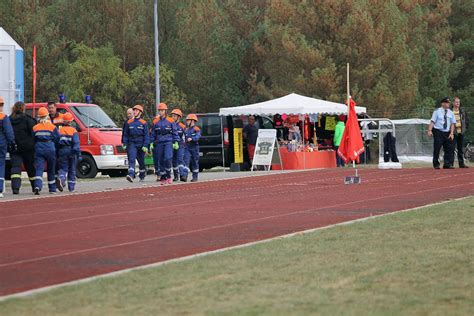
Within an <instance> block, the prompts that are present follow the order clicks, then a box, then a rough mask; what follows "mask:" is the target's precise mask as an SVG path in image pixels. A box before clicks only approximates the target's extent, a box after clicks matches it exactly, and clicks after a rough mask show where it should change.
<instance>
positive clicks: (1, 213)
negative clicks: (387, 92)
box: [0, 168, 474, 296]
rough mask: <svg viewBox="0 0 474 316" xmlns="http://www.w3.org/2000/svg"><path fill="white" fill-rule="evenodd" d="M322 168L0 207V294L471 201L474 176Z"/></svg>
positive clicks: (461, 172)
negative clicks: (355, 178)
mask: <svg viewBox="0 0 474 316" xmlns="http://www.w3.org/2000/svg"><path fill="white" fill-rule="evenodd" d="M351 172H352V171H350V170H348V169H345V170H341V169H328V170H319V171H307V172H297V173H286V174H278V175H268V176H260V177H252V178H242V179H233V180H222V181H215V182H202V183H197V184H187V185H175V186H168V187H148V188H140V189H127V190H121V191H113V192H100V193H90V194H82V195H71V196H57V197H51V198H44V199H36V200H24V201H12V202H4V203H0V296H3V295H8V294H13V293H17V292H22V291H26V290H30V289H35V288H40V287H44V286H48V285H54V284H59V283H63V282H68V281H73V280H78V279H82V278H86V277H90V276H94V275H100V274H104V273H109V272H113V271H117V270H122V269H126V268H131V267H136V266H141V265H145V264H150V263H154V262H160V261H164V260H168V259H172V258H178V257H183V256H187V255H191V254H196V253H200V252H205V251H210V250H215V249H219V248H224V247H229V246H234V245H239V244H244V243H248V242H252V241H257V240H262V239H266V238H270V237H275V236H279V235H284V234H288V233H292V232H297V231H302V230H305V229H310V228H316V227H322V226H327V225H331V224H335V223H341V222H345V221H350V220H354V219H358V218H363V217H369V216H373V215H379V214H384V213H389V212H394V211H398V210H403V209H407V208H412V207H416V206H421V205H425V204H429V203H433V202H439V201H443V200H446V199H450V198H460V197H464V196H469V195H473V194H474V185H473V184H474V168H473V169H464V170H460V169H456V170H433V169H405V170H376V169H366V170H362V171H361V172H360V174H361V177H362V181H363V182H362V184H361V185H351V186H347V185H344V184H342V182H343V176H344V175H347V174H350V173H351Z"/></svg>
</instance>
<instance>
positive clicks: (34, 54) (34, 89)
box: [32, 45, 36, 118]
mask: <svg viewBox="0 0 474 316" xmlns="http://www.w3.org/2000/svg"><path fill="white" fill-rule="evenodd" d="M32 70H33V76H32V77H33V118H35V117H36V45H33V69H32Z"/></svg>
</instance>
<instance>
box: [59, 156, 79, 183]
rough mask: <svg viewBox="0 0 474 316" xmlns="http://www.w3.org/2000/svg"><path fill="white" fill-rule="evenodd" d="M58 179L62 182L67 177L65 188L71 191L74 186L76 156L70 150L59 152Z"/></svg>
mask: <svg viewBox="0 0 474 316" xmlns="http://www.w3.org/2000/svg"><path fill="white" fill-rule="evenodd" d="M58 159H59V161H58V165H59V180H60V181H61V183H64V182H65V181H66V179H67V188H68V190H69V191H70V192H73V191H74V189H75V187H76V168H77V156H76V154H75V153H73V152H72V151H71V152H69V155H67V154H61V153H60V154H59V156H58Z"/></svg>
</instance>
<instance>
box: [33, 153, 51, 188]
mask: <svg viewBox="0 0 474 316" xmlns="http://www.w3.org/2000/svg"><path fill="white" fill-rule="evenodd" d="M45 164H46V165H47V167H48V169H47V172H48V188H49V192H56V151H55V150H54V149H52V150H41V151H39V150H36V151H35V169H36V177H35V188H38V189H39V190H40V191H41V190H42V189H43V171H44V165H45Z"/></svg>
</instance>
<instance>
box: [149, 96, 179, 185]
mask: <svg viewBox="0 0 474 316" xmlns="http://www.w3.org/2000/svg"><path fill="white" fill-rule="evenodd" d="M167 110H168V106H167V105H166V104H165V103H160V104H159V105H158V116H157V117H156V118H155V119H154V120H153V127H152V130H151V139H152V142H153V161H154V164H155V173H156V176H157V177H156V181H161V185H164V184H172V183H173V180H172V179H171V166H172V164H171V163H172V159H173V142H175V140H176V137H177V134H176V124H175V123H174V121H173V119H172V118H171V117H168V116H167V115H166V112H167ZM176 145H177V144H176V142H175V144H174V146H175V147H176Z"/></svg>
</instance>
